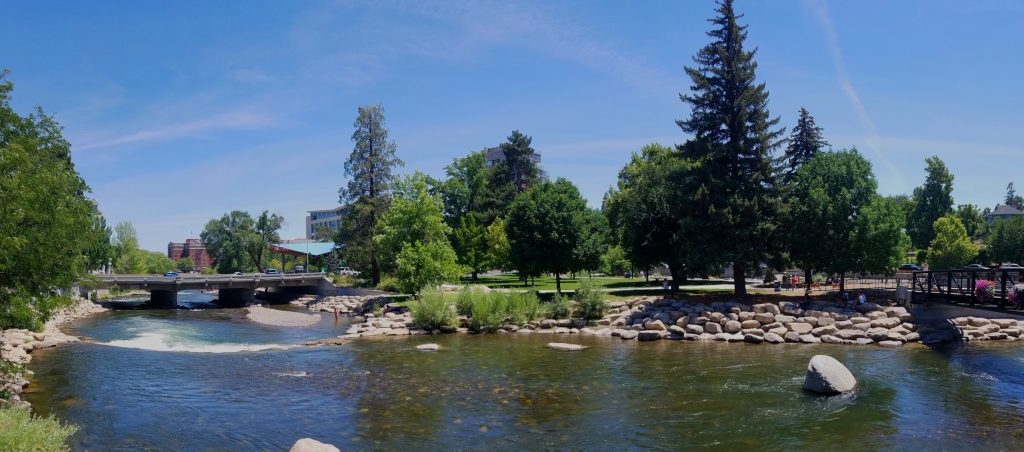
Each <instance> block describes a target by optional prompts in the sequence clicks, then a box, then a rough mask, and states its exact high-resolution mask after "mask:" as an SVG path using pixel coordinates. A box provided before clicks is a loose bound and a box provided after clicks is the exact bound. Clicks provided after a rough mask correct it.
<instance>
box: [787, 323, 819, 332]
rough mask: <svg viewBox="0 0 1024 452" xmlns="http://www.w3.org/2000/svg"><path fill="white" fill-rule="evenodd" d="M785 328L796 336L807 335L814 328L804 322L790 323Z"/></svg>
mask: <svg viewBox="0 0 1024 452" xmlns="http://www.w3.org/2000/svg"><path fill="white" fill-rule="evenodd" d="M786 328H789V331H792V332H794V333H797V334H807V333H810V332H811V330H813V329H814V326H813V325H811V324H810V323H805V322H791V323H789V324H787V325H786Z"/></svg>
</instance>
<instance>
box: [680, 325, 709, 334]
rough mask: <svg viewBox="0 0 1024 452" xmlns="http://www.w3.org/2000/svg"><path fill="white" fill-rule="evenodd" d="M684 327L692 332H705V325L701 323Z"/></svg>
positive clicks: (688, 331)
mask: <svg viewBox="0 0 1024 452" xmlns="http://www.w3.org/2000/svg"><path fill="white" fill-rule="evenodd" d="M683 329H685V330H686V332H687V333H690V334H701V333H703V332H704V327H702V326H700V325H686V326H685V327H683Z"/></svg>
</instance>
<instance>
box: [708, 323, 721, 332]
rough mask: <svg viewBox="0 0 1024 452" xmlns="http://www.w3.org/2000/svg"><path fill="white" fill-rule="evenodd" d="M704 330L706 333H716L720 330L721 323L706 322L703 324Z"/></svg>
mask: <svg viewBox="0 0 1024 452" xmlns="http://www.w3.org/2000/svg"><path fill="white" fill-rule="evenodd" d="M704 331H705V332H706V333H708V334H718V333H721V332H722V325H719V324H717V323H713V322H708V323H706V324H704Z"/></svg>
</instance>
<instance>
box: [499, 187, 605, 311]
mask: <svg viewBox="0 0 1024 452" xmlns="http://www.w3.org/2000/svg"><path fill="white" fill-rule="evenodd" d="M586 210H587V204H586V202H585V201H584V200H583V198H582V197H581V196H580V192H579V190H578V189H577V188H576V186H575V185H573V184H572V183H571V182H569V181H568V180H565V179H561V178H560V179H558V180H557V181H555V182H541V183H538V184H536V185H534V186H532V187H530V189H529V190H527V191H525V192H523V194H521V195H519V196H517V197H516V199H515V200H513V201H512V204H511V205H510V206H509V213H508V218H507V220H506V221H507V222H506V224H505V232H506V233H507V234H508V241H509V245H510V246H511V249H510V252H509V260H510V261H511V263H512V265H513V266H514V267H515V268H516V269H517V270H518V271H519V275H520V276H521V277H526V276H539V275H540V274H541V272H551V273H554V274H555V287H556V289H557V290H558V292H559V293H561V292H562V279H561V274H562V273H565V272H568V271H569V270H572V265H573V251H574V250H575V249H576V247H577V246H578V244H579V241H580V235H581V230H582V222H583V219H582V217H583V215H584V214H585V213H586Z"/></svg>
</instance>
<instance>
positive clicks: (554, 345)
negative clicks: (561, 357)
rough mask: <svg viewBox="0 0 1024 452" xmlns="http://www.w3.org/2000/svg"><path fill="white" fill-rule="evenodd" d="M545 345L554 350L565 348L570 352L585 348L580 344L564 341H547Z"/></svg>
mask: <svg viewBox="0 0 1024 452" xmlns="http://www.w3.org/2000/svg"><path fill="white" fill-rule="evenodd" d="M547 347H548V348H550V349H554V350H565V351H570V352H576V351H580V350H583V349H585V348H587V347H585V346H582V345H580V344H566V343H564V342H548V345H547Z"/></svg>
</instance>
